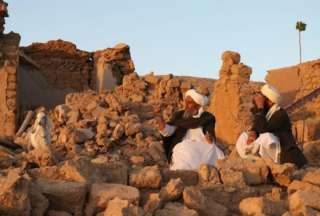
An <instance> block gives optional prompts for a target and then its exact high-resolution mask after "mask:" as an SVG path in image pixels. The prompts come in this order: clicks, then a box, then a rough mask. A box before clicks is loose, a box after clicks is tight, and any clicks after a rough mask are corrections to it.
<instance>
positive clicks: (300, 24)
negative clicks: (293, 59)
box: [296, 21, 307, 64]
mask: <svg viewBox="0 0 320 216" xmlns="http://www.w3.org/2000/svg"><path fill="white" fill-rule="evenodd" d="M306 27H307V24H305V23H303V22H301V21H299V22H297V24H296V29H297V30H298V31H299V56H300V64H301V62H302V48H301V32H302V31H305V30H306Z"/></svg>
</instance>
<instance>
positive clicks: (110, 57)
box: [91, 44, 135, 92]
mask: <svg viewBox="0 0 320 216" xmlns="http://www.w3.org/2000/svg"><path fill="white" fill-rule="evenodd" d="M93 59H94V70H93V71H92V77H93V79H92V83H91V87H92V89H95V90H97V91H98V92H102V91H103V90H105V89H112V88H114V87H115V86H117V85H120V84H122V79H123V77H124V76H125V75H127V74H130V73H133V72H134V71H135V68H134V64H133V61H132V59H131V55H130V48H129V46H128V45H126V44H117V45H116V46H114V47H112V48H107V49H104V50H101V51H96V52H94V54H93Z"/></svg>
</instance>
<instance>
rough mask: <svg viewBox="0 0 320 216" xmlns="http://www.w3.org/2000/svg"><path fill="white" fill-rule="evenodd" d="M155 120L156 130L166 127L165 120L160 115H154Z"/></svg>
mask: <svg viewBox="0 0 320 216" xmlns="http://www.w3.org/2000/svg"><path fill="white" fill-rule="evenodd" d="M155 119H156V122H157V127H158V130H160V131H162V130H163V129H164V128H165V127H166V122H165V121H164V119H163V117H162V116H161V115H159V116H157V117H155Z"/></svg>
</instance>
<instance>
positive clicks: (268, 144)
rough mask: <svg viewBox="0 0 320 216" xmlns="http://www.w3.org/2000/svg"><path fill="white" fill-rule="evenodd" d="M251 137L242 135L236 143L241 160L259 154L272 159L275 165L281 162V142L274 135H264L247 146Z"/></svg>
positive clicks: (245, 134)
mask: <svg viewBox="0 0 320 216" xmlns="http://www.w3.org/2000/svg"><path fill="white" fill-rule="evenodd" d="M248 137H249V135H248V134H247V133H246V132H244V133H242V134H241V135H240V137H239V138H238V140H237V143H236V149H237V152H238V153H239V155H240V157H241V158H247V157H249V156H250V155H255V154H259V155H260V156H261V157H268V158H271V159H272V160H273V161H274V162H275V163H279V162H280V152H281V148H280V141H279V139H278V138H277V137H276V136H274V135H273V134H272V133H263V134H260V136H259V137H258V138H257V139H256V140H255V141H254V142H252V143H251V144H250V145H248V144H247V140H248Z"/></svg>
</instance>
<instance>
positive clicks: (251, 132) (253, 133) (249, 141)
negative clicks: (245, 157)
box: [247, 131, 257, 145]
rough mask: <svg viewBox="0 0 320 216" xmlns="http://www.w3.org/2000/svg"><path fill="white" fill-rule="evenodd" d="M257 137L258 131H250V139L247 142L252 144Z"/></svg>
mask: <svg viewBox="0 0 320 216" xmlns="http://www.w3.org/2000/svg"><path fill="white" fill-rule="evenodd" d="M256 139H257V133H256V132H255V131H249V132H248V140H247V144H248V145H250V144H251V143H252V142H254V141H255V140H256Z"/></svg>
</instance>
